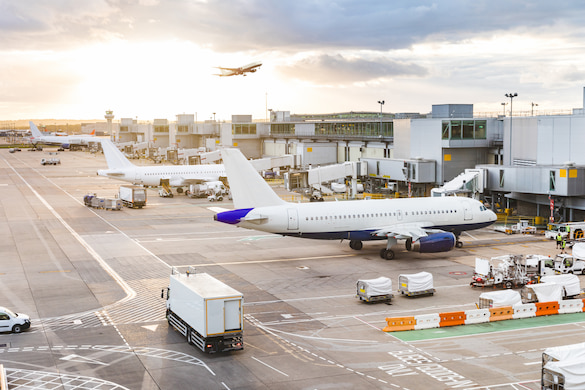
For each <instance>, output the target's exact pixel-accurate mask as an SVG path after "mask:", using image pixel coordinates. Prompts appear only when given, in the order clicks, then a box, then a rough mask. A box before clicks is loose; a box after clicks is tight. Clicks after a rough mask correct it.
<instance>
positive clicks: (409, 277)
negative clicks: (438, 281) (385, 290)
mask: <svg viewBox="0 0 585 390" xmlns="http://www.w3.org/2000/svg"><path fill="white" fill-rule="evenodd" d="M398 290H399V291H400V293H401V294H402V295H406V296H407V297H415V296H421V295H433V294H434V293H435V289H434V288H433V275H432V274H430V273H429V272H424V271H423V272H419V273H416V274H402V275H400V276H398Z"/></svg>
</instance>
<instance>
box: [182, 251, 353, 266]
mask: <svg viewBox="0 0 585 390" xmlns="http://www.w3.org/2000/svg"><path fill="white" fill-rule="evenodd" d="M355 256H357V255H352V254H343V255H330V256H313V257H295V258H291V259H271V260H251V261H246V260H242V261H233V262H228V263H205V264H188V265H190V266H194V267H213V266H218V265H219V266H224V265H246V264H262V263H280V262H287V261H303V260H319V259H339V258H344V257H355ZM186 266H187V265H178V266H176V267H186Z"/></svg>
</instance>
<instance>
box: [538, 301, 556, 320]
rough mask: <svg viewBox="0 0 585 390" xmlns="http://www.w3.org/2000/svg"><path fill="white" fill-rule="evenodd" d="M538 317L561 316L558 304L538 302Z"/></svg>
mask: <svg viewBox="0 0 585 390" xmlns="http://www.w3.org/2000/svg"><path fill="white" fill-rule="evenodd" d="M534 305H535V306H536V316H537V317H538V316H549V315H551V314H559V303H558V302H536V303H535V304H534Z"/></svg>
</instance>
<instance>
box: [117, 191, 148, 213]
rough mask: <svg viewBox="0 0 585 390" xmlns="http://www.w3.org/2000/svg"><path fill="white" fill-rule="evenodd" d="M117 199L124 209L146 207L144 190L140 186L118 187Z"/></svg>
mask: <svg viewBox="0 0 585 390" xmlns="http://www.w3.org/2000/svg"><path fill="white" fill-rule="evenodd" d="M118 197H119V198H120V200H122V204H123V205H124V206H126V207H131V208H139V209H141V208H142V207H144V206H146V188H144V187H140V186H120V190H119V192H118Z"/></svg>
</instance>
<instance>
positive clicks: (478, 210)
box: [214, 149, 497, 260]
mask: <svg viewBox="0 0 585 390" xmlns="http://www.w3.org/2000/svg"><path fill="white" fill-rule="evenodd" d="M221 155H222V158H223V163H224V166H225V169H226V173H227V178H228V182H229V185H230V190H231V193H232V198H233V202H234V207H235V208H236V209H235V210H229V211H219V212H217V213H216V214H215V216H214V219H215V220H216V221H219V222H223V223H227V224H231V225H236V226H239V227H244V228H247V229H254V230H260V231H263V232H268V233H275V234H280V235H283V236H292V237H300V238H313V239H325V240H349V247H350V248H351V249H354V250H360V249H362V247H363V241H372V240H386V241H387V245H386V248H383V249H382V250H381V251H380V257H382V258H383V259H386V260H392V259H393V258H394V256H395V254H394V251H393V250H392V249H391V248H392V246H394V245H395V244H396V243H397V242H398V240H405V241H406V243H405V244H406V249H407V250H413V249H415V248H414V243H416V244H418V251H419V252H421V253H434V252H446V251H449V250H451V249H453V247H454V246H456V247H458V248H461V247H462V246H463V243H462V242H461V241H459V235H460V234H461V232H463V231H467V230H474V229H481V228H483V227H486V226H489V225H491V224H493V223H494V222H495V221H496V219H497V217H496V214H495V213H494V212H493V211H491V210H488V209H487V208H486V207H485V206H484V205H483V204H482V203H481V202H479V201H477V200H475V199H470V198H466V197H431V198H399V199H379V200H353V201H339V202H316V203H289V202H285V201H284V200H282V199H281V198H280V197H279V196H278V195H277V194H276V193H275V192H274V191H273V190H272V189H271V188H270V186H269V185H268V184H267V183H266V182H265V181H264V179H262V177H261V176H260V175H259V174H258V172H256V171H255V170H254V168H253V167H252V165H251V164H250V163H249V161H248V160H246V158H245V157H244V155H243V154H242V153H241V152H240V151H239V150H238V149H223V150H222V151H221ZM216 211H218V210H217V209H216Z"/></svg>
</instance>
